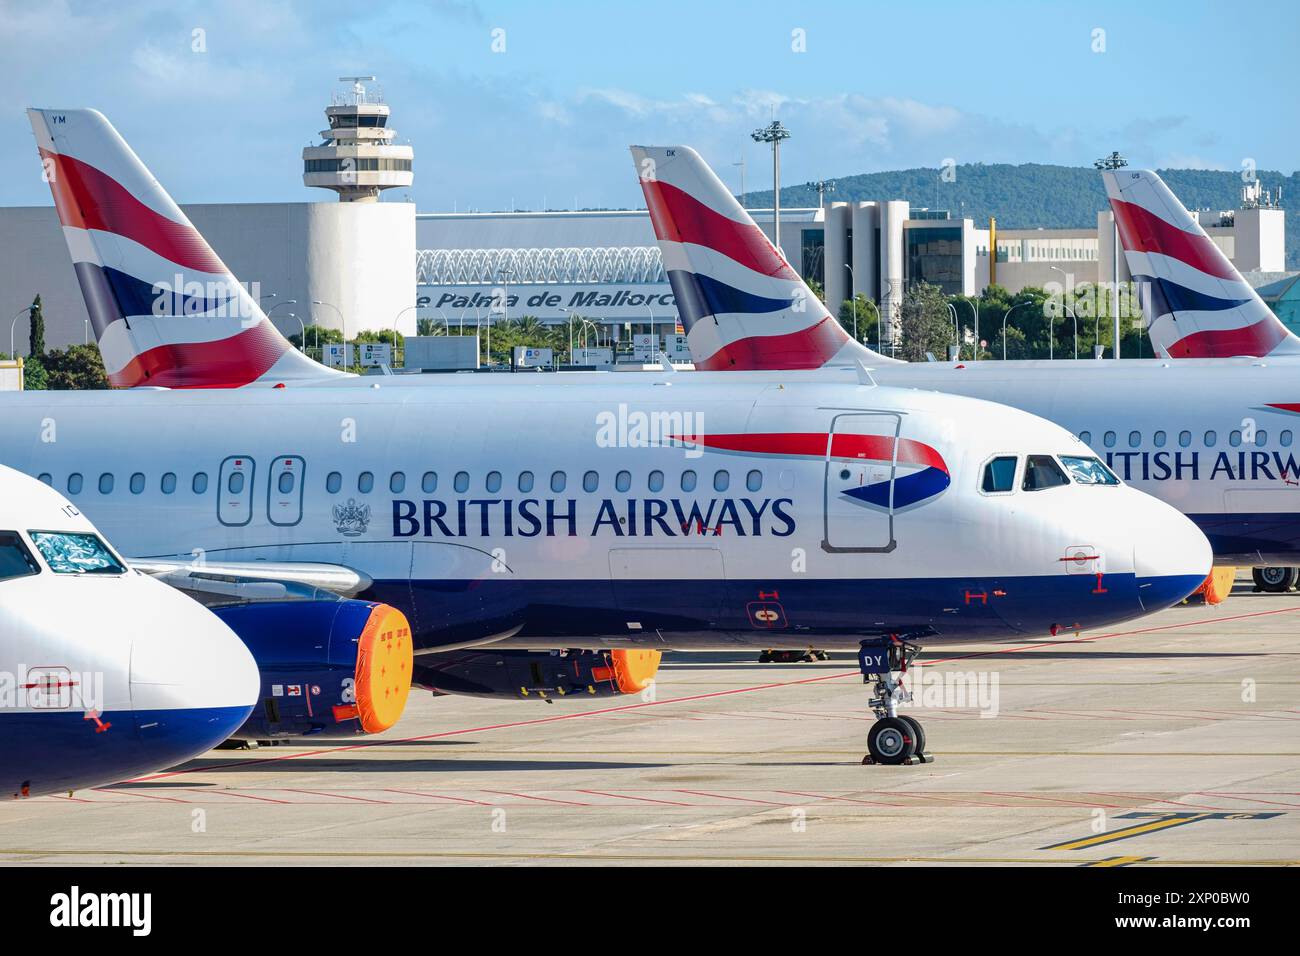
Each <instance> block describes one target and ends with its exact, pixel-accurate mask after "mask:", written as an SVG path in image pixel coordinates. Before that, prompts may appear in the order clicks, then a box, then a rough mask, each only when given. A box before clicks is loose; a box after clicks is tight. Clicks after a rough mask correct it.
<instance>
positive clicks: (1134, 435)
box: [1128, 432, 1142, 448]
mask: <svg viewBox="0 0 1300 956" xmlns="http://www.w3.org/2000/svg"><path fill="white" fill-rule="evenodd" d="M1140 444H1142V433H1141V432H1129V433H1128V447H1129V448H1136V447H1137V446H1138V445H1140Z"/></svg>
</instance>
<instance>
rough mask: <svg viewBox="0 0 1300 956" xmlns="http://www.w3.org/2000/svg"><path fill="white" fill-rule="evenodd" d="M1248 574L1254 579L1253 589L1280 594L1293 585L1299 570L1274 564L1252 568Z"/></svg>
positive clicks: (1298, 575) (1299, 574) (1299, 575)
mask: <svg viewBox="0 0 1300 956" xmlns="http://www.w3.org/2000/svg"><path fill="white" fill-rule="evenodd" d="M1250 576H1251V577H1252V578H1254V579H1255V590H1257V591H1267V592H1268V593H1269V594H1282V593H1284V592H1286V591H1290V590H1291V589H1292V588H1293V587H1295V584H1296V579H1297V578H1300V570H1297V569H1296V568H1281V567H1276V566H1274V567H1267V568H1252V569H1251V572H1250Z"/></svg>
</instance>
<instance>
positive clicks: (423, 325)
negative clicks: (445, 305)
mask: <svg viewBox="0 0 1300 956" xmlns="http://www.w3.org/2000/svg"><path fill="white" fill-rule="evenodd" d="M445 331H446V329H445V327H444V326H441V325H439V324H438V321H437V319H434V318H431V317H429V316H424V317H423V318H419V319H416V320H415V334H416V335H442V334H443V332H445Z"/></svg>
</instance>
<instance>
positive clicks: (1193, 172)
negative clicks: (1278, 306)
mask: <svg viewBox="0 0 1300 956" xmlns="http://www.w3.org/2000/svg"><path fill="white" fill-rule="evenodd" d="M955 172H956V178H955V180H954V181H953V182H944V181H943V180H942V179H940V177H939V170H937V169H899V170H893V171H890V172H882V173H862V174H859V175H857V176H841V177H838V178H837V179H836V180H835V184H836V186H835V190H834V191H833V192H830V193H827V197H826V198H827V199H828V200H832V199H833V200H845V201H853V200H862V199H906V200H908V201H909V202H910V203H911V204H912V206H913V207H922V206H928V207H930V208H931V209H948V210H951V211H952V214H953V215H954V216H957V215H965V216H969V217H971V218H972V219H974V220H975V221H976V222H977V223H987V222H988V218H989V216H996V217H997V220H998V225H999V226H1001V227H1002V228H1004V229H1033V228H1036V227H1039V226H1041V227H1043V228H1045V229H1076V228H1084V227H1095V226H1096V224H1097V212H1098V210H1101V209H1103V208H1105V205H1106V192H1105V190H1104V189H1103V188H1102V184H1101V176H1100V174H1099V173H1098V172H1097V171H1096V170H1095V169H1090V168H1083V167H1076V166H1046V165H1042V164H1040V163H1025V164H1024V165H1021V166H1011V165H1008V164H1004V163H999V164H995V165H990V166H986V165H984V164H983V163H973V164H967V165H963V166H958V167H956V169H955ZM1159 172H1160V175H1161V176H1162V177H1163V178H1164V180H1165V182H1167V183H1168V184H1169V188H1170V189H1172V190H1173V191H1174V193H1175V194H1176V195H1177V196H1178V198H1179V199H1181V200H1182V201H1183V203H1184V205H1186V206H1187V207H1188V208H1189V209H1235V208H1237V206H1238V205H1240V202H1241V186H1242V182H1241V174H1240V173H1236V172H1232V171H1230V170H1229V171H1219V170H1208V169H1162V170H1160V171H1159ZM1258 175H1259V179H1260V181H1261V182H1262V183H1263V186H1264V188H1265V189H1270V190H1273V191H1274V194H1276V190H1277V187H1278V186H1279V185H1280V186H1282V188H1283V198H1284V199H1285V200H1287V202H1288V203H1290V202H1294V203H1295V206H1296V208H1288V209H1287V210H1286V266H1287V268H1288V269H1300V172H1294V173H1292V174H1291V175H1289V176H1287V175H1284V174H1282V173H1280V172H1275V171H1273V170H1268V171H1261V172H1259V174H1258ZM745 202H746V204H747V205H749V206H756V207H764V206H771V205H772V191H771V190H770V189H769V190H766V191H765V192H750V193H747V194H746V196H745ZM781 204H782V205H783V206H815V205H817V190H816V188H815V187H813V186H808V185H799V186H785V187H782V189H781Z"/></svg>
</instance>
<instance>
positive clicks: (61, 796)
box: [49, 793, 104, 803]
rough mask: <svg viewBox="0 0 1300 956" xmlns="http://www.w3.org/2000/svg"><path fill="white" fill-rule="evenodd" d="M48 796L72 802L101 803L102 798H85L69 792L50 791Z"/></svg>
mask: <svg viewBox="0 0 1300 956" xmlns="http://www.w3.org/2000/svg"><path fill="white" fill-rule="evenodd" d="M49 796H51V797H53V798H54V799H55V800H71V801H72V802H73V803H103V802H104V801H103V800H85V799H83V798H81V797H74V796H72V795H71V794H64V793H51V794H49Z"/></svg>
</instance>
